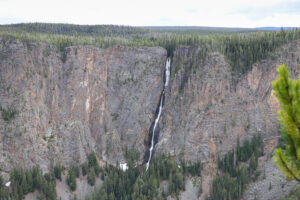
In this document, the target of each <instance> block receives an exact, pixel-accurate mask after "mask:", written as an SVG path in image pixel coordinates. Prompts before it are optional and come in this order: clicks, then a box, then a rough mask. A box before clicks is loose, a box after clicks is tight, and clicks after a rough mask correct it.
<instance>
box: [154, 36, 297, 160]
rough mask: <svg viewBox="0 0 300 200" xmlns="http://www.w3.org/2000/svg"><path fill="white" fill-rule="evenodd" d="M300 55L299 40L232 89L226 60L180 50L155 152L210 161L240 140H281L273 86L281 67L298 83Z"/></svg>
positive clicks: (189, 49)
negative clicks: (254, 137) (278, 136)
mask: <svg viewBox="0 0 300 200" xmlns="http://www.w3.org/2000/svg"><path fill="white" fill-rule="evenodd" d="M299 50H300V42H299V41H297V42H295V43H293V44H289V45H286V46H283V47H282V48H279V49H278V50H277V51H276V52H274V53H273V55H271V56H270V58H268V59H266V60H263V61H261V62H259V63H258V64H255V65H253V67H252V70H251V71H249V72H248V73H247V74H245V75H241V76H240V77H239V78H240V81H239V82H238V83H237V85H233V83H232V81H231V80H232V77H231V76H232V75H231V69H230V65H229V63H228V62H227V61H226V59H225V57H224V56H223V55H221V54H219V53H216V52H214V53H211V54H209V55H208V57H207V58H206V61H204V62H203V61H201V59H200V56H199V54H200V52H201V47H181V48H178V49H177V50H176V52H175V53H174V58H173V62H172V70H173V71H172V73H173V72H174V71H175V70H177V71H178V72H177V73H176V74H174V73H173V74H172V75H173V76H172V77H173V78H172V79H171V82H170V87H169V88H167V94H166V99H165V107H164V113H163V116H162V119H163V123H161V124H163V125H161V127H162V130H161V135H160V139H159V142H158V144H157V151H166V152H170V153H171V154H174V155H180V154H183V155H184V157H185V158H186V159H188V160H196V159H197V158H201V159H202V160H203V161H209V160H216V158H217V154H220V155H223V154H224V153H226V152H227V151H228V150H230V149H231V148H232V147H233V146H235V144H236V141H237V137H238V136H240V138H241V140H244V139H246V138H251V137H252V136H253V135H254V134H255V133H258V132H260V133H261V134H262V136H263V138H264V139H266V138H271V137H274V136H277V135H278V127H279V125H278V121H277V110H278V109H279V105H278V102H277V99H276V98H275V96H274V94H273V91H272V86H271V82H272V81H273V80H274V79H275V78H276V76H277V72H276V69H277V66H278V65H279V64H282V63H285V64H287V65H288V66H289V67H290V69H291V74H292V76H293V77H294V78H295V77H297V76H298V74H299V71H300V63H299V58H300V51H299ZM187 74H188V75H187ZM187 77H188V78H187Z"/></svg>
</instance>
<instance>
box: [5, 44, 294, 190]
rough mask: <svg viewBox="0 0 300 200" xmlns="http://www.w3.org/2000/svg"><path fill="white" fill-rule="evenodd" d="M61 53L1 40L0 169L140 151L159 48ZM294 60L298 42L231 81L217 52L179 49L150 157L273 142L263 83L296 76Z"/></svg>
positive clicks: (210, 154) (160, 66)
mask: <svg viewBox="0 0 300 200" xmlns="http://www.w3.org/2000/svg"><path fill="white" fill-rule="evenodd" d="M65 53H66V54H65V55H66V57H65V62H62V60H64V59H62V57H61V53H60V52H57V50H56V48H55V47H53V46H49V45H45V44H36V43H34V44H32V43H28V44H23V43H21V42H19V41H15V40H10V41H4V40H1V39H0V67H1V68H0V105H1V106H2V107H3V108H5V109H8V108H11V109H15V110H17V111H18V114H17V115H16V117H15V118H14V119H12V120H11V121H5V120H4V118H3V116H0V149H1V151H0V153H1V155H0V169H1V170H2V172H8V171H9V170H10V169H12V168H13V167H14V166H18V165H21V166H23V167H31V166H33V165H36V164H39V165H40V166H41V168H42V169H43V170H44V171H47V170H48V169H49V166H50V164H51V163H56V162H61V163H62V164H63V165H66V166H68V165H70V164H72V163H77V164H80V163H82V162H84V161H86V157H87V155H88V153H89V152H91V151H95V152H96V154H97V156H98V158H100V159H102V160H104V161H108V162H110V163H116V161H121V160H122V159H124V149H125V148H130V147H135V148H136V149H138V150H139V151H140V152H141V157H142V155H143V154H144V152H145V151H146V147H145V140H147V137H148V130H149V128H150V125H151V123H152V122H153V120H154V119H153V118H154V112H155V109H156V107H157V105H158V103H159V97H160V93H161V90H162V87H163V73H164V68H165V62H166V56H167V52H166V50H164V49H163V48H159V47H153V48H150V47H143V48H141V47H120V46H115V47H110V48H107V49H101V48H96V47H89V46H79V47H69V48H67V49H66V52H65ZM299 58H300V42H299V41H297V42H295V43H293V44H289V45H286V46H283V47H282V48H279V49H278V50H277V51H276V52H274V54H273V55H271V56H270V57H269V58H268V59H266V60H263V61H261V62H259V63H257V64H255V65H254V66H253V67H252V70H251V71H249V72H248V73H247V74H245V75H241V76H240V77H239V80H240V81H239V82H238V83H237V84H236V85H233V83H232V81H231V80H232V73H231V67H230V64H229V63H228V61H227V60H226V58H225V57H224V56H223V55H221V54H220V53H218V52H213V53H210V54H209V55H208V56H207V57H206V59H203V58H201V47H198V46H195V47H185V46H182V47H179V48H177V50H176V51H175V53H174V57H173V60H172V71H171V80H170V82H169V86H168V87H167V88H166V96H165V105H164V108H163V114H162V116H161V122H160V137H159V139H158V143H157V145H156V152H157V151H163V152H168V153H171V154H172V155H177V156H179V155H183V156H184V158H185V159H187V160H197V159H200V158H201V159H202V160H203V161H209V162H215V161H216V159H217V155H218V154H220V155H223V154H224V153H226V152H227V151H228V150H231V148H232V147H233V146H234V145H235V143H236V139H237V137H238V136H240V138H241V140H244V139H246V138H250V137H252V135H253V134H255V133H257V132H260V133H261V134H262V136H263V138H265V139H269V138H272V137H274V136H276V135H277V134H278V133H277V131H278V122H277V109H278V103H277V100H276V98H275V97H274V94H273V92H272V87H271V81H272V80H274V79H275V77H276V75H277V73H276V68H277V66H278V65H279V64H281V63H285V64H287V65H288V66H289V67H290V69H291V71H292V75H293V76H294V77H298V74H299V72H300V63H299ZM141 159H142V158H141ZM207 180H211V179H210V178H208V179H207ZM250 194H251V192H250Z"/></svg>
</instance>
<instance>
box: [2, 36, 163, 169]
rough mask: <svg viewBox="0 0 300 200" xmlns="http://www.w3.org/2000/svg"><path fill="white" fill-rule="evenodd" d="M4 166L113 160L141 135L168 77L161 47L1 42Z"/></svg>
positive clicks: (140, 139)
mask: <svg viewBox="0 0 300 200" xmlns="http://www.w3.org/2000/svg"><path fill="white" fill-rule="evenodd" d="M0 52H1V54H0V55H1V59H0V66H1V68H0V80H1V87H0V105H1V106H2V107H3V108H4V109H6V110H9V109H10V110H16V111H17V112H18V114H17V115H16V116H15V118H14V119H12V120H10V121H6V120H4V118H3V116H2V117H0V148H1V154H2V155H1V156H0V168H1V169H2V170H3V171H9V170H10V169H11V168H12V167H13V166H17V165H21V166H23V167H30V166H33V165H35V164H39V165H40V166H41V167H42V169H44V170H47V169H48V167H49V165H50V163H51V162H54V163H55V162H61V163H62V164H63V165H66V166H68V165H70V164H71V163H74V164H75V163H77V164H80V163H82V162H84V161H85V160H86V155H87V154H88V153H89V152H91V151H92V150H94V151H95V152H96V153H97V155H98V156H99V158H100V159H103V160H107V161H109V162H116V161H117V160H119V161H120V160H121V159H122V158H123V153H124V148H125V147H128V148H130V147H135V148H137V149H138V150H139V151H141V152H144V151H145V146H144V138H145V137H146V135H147V131H148V128H149V124H150V123H151V120H152V118H153V113H154V111H155V108H156V105H157V102H158V100H159V95H160V91H161V88H162V82H163V80H162V79H163V76H162V74H163V68H164V64H165V61H166V51H165V50H164V49H162V48H134V47H133V48H130V47H118V46H116V47H111V48H108V49H105V50H104V49H100V48H94V47H69V48H67V49H66V52H64V57H65V62H62V59H61V56H62V55H63V54H61V53H60V52H57V50H56V48H54V47H52V46H48V45H44V44H23V43H21V42H19V41H3V40H1V39H0Z"/></svg>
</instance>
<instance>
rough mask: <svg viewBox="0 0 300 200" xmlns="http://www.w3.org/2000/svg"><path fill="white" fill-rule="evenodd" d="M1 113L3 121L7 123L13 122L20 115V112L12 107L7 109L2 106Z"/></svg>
mask: <svg viewBox="0 0 300 200" xmlns="http://www.w3.org/2000/svg"><path fill="white" fill-rule="evenodd" d="M0 111H1V116H2V119H3V120H5V121H7V122H10V121H11V120H13V119H14V118H15V117H16V116H17V114H18V111H17V110H16V109H15V108H13V107H12V106H9V107H7V108H6V109H5V108H3V107H2V106H0Z"/></svg>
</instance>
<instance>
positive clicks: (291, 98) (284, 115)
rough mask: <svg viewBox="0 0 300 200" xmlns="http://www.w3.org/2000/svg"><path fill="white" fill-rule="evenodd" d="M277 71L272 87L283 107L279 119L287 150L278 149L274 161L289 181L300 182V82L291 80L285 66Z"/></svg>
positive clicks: (279, 112)
mask: <svg viewBox="0 0 300 200" xmlns="http://www.w3.org/2000/svg"><path fill="white" fill-rule="evenodd" d="M277 71H278V74H279V75H278V77H277V79H276V80H275V81H273V83H272V85H273V88H274V90H275V95H276V97H277V98H278V100H279V102H280V106H281V109H280V110H279V111H278V119H279V121H280V125H281V136H282V138H283V139H284V140H285V142H286V145H285V147H286V148H285V149H282V148H277V149H276V150H275V156H274V160H275V163H276V164H277V166H278V167H279V168H280V170H281V171H282V172H283V173H284V175H285V176H286V179H287V180H297V181H298V182H300V80H291V79H290V77H289V71H288V68H287V66H285V65H280V66H279V67H278V70H277Z"/></svg>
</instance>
